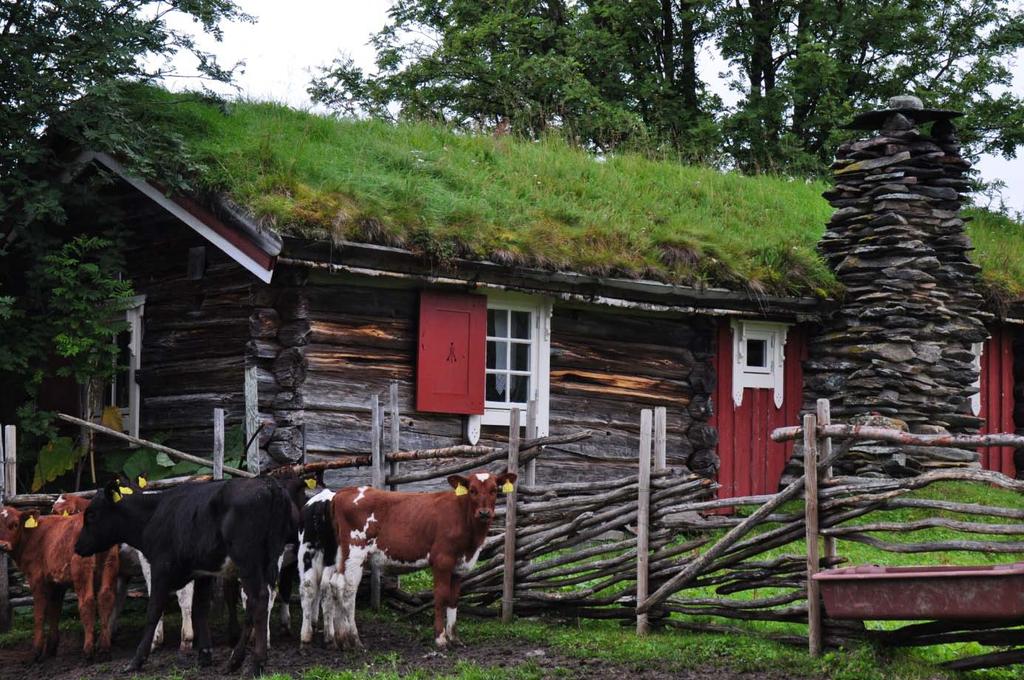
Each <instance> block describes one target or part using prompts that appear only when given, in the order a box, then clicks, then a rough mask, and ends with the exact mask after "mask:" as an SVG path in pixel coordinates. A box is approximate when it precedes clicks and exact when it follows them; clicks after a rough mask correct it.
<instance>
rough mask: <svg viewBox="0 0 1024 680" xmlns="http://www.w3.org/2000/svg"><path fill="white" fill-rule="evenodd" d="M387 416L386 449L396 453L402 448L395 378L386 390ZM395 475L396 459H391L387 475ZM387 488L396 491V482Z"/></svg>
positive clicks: (396, 474) (396, 471)
mask: <svg viewBox="0 0 1024 680" xmlns="http://www.w3.org/2000/svg"><path fill="white" fill-rule="evenodd" d="M388 417H389V418H391V423H390V425H391V437H390V441H389V442H388V444H389V448H388V451H390V452H391V453H397V452H398V451H401V450H402V449H401V448H399V447H400V442H399V437H400V432H399V430H400V425H401V422H400V421H399V413H398V381H397V380H392V381H391V388H390V389H389V390H388ZM397 476H398V461H397V460H393V461H391V462H390V463H388V477H397ZM388 489H389V490H390V491H398V485H397V484H389V485H388Z"/></svg>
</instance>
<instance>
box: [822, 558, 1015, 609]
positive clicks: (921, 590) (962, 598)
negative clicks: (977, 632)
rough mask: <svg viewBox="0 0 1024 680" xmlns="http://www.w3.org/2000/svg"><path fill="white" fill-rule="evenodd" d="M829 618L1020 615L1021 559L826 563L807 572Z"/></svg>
mask: <svg viewBox="0 0 1024 680" xmlns="http://www.w3.org/2000/svg"><path fill="white" fill-rule="evenodd" d="M812 578H813V579H814V580H815V581H817V582H818V583H819V584H820V586H821V595H822V598H823V599H824V601H825V611H826V613H827V614H828V615H829V616H830V617H831V618H833V619H856V620H901V621H914V620H933V619H939V620H944V621H993V620H1000V621H1002V620H1024V562H1015V563H1013V564H998V565H987V566H969V567H964V566H941V567H917V566H914V567H880V566H876V565H866V566H857V567H844V568H841V569H828V570H826V571H822V572H819V573H817V574H814V575H813V577H812Z"/></svg>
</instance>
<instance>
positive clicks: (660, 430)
mask: <svg viewBox="0 0 1024 680" xmlns="http://www.w3.org/2000/svg"><path fill="white" fill-rule="evenodd" d="M667 421H668V411H667V409H666V408H665V407H664V406H656V407H655V408H654V470H655V471H656V472H661V471H662V470H664V469H665V468H667V467H668V459H667V455H668V452H667V447H668V435H667V433H666V430H667Z"/></svg>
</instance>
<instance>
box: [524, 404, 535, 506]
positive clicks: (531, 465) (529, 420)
mask: <svg viewBox="0 0 1024 680" xmlns="http://www.w3.org/2000/svg"><path fill="white" fill-rule="evenodd" d="M526 438H527V439H536V438H537V400H536V399H531V400H530V401H528V402H527V403H526ZM536 484H537V459H536V458H531V459H530V460H528V461H526V486H536Z"/></svg>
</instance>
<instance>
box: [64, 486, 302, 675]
mask: <svg viewBox="0 0 1024 680" xmlns="http://www.w3.org/2000/svg"><path fill="white" fill-rule="evenodd" d="M296 531H297V527H296V519H295V507H294V503H293V502H292V500H291V498H290V497H289V494H288V492H287V491H286V490H285V489H284V488H283V486H282V485H281V484H280V483H278V482H277V481H276V480H274V479H266V478H260V479H232V480H227V481H221V482H205V483H195V484H183V485H181V486H178V487H175V488H173V489H169V490H167V491H163V492H158V493H150V492H142V491H140V490H138V489H133V490H131V492H128V490H126V489H125V488H123V487H120V486H119V485H118V484H117V483H116V482H113V483H111V484H109V485H107V487H106V489H104V491H103V493H98V494H96V497H95V498H93V500H92V502H91V503H90V504H89V507H88V508H87V509H86V511H85V523H84V526H83V528H82V532H81V534H79V537H78V542H77V543H76V544H75V552H77V553H78V554H79V555H92V554H95V553H97V552H100V551H102V550H106V549H107V548H110V547H111V546H113V545H115V544H118V543H127V544H129V545H131V546H132V547H134V548H137V549H139V550H140V551H142V554H143V555H145V557H146V559H147V560H149V562H150V565H151V568H152V591H151V594H150V599H149V608H148V609H147V612H146V628H145V630H144V632H143V636H142V640H141V641H140V642H139V646H138V648H137V649H136V652H135V657H134V658H133V659H132V662H131V664H130V665H129V667H128V669H129V670H132V671H135V670H139V669H140V668H141V667H142V665H143V664H144V663H145V662H146V658H147V657H148V656H149V650H150V645H151V643H152V640H153V633H154V629H155V628H156V624H157V622H158V621H159V620H160V616H161V614H163V611H164V608H165V606H166V604H167V599H168V595H169V594H170V593H171V592H173V591H175V590H177V589H178V588H181V587H182V586H183V585H185V584H186V583H187V582H188V581H190V580H193V579H194V580H195V595H194V598H193V600H194V605H193V621H194V626H195V631H196V638H195V649H196V650H197V651H198V656H199V663H200V664H201V665H208V664H210V663H211V662H212V647H213V644H212V641H211V638H210V625H209V610H210V596H211V588H212V584H213V579H214V577H216V576H219V575H227V574H237V576H238V578H239V580H240V581H241V583H242V587H243V588H244V589H245V593H246V596H247V597H248V599H249V606H248V608H247V610H246V614H245V627H244V630H243V631H242V635H241V636H240V637H239V639H238V643H237V645H236V646H235V649H234V651H233V652H232V654H231V659H230V663H229V668H230V669H231V670H237V669H238V668H239V667H240V666H241V665H242V662H243V661H244V660H245V656H246V643H247V641H248V639H249V637H250V635H252V636H253V637H254V640H255V643H254V649H253V655H252V657H250V659H249V663H248V665H247V668H246V670H247V672H249V673H251V674H252V675H259V673H260V672H261V671H262V668H263V664H264V663H265V662H266V658H267V615H268V606H269V599H270V590H271V588H272V584H274V583H275V582H276V580H277V576H278V560H279V558H280V556H281V551H282V550H283V549H284V546H285V544H286V543H287V542H288V541H289V540H293V539H292V537H293V536H295V533H296Z"/></svg>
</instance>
